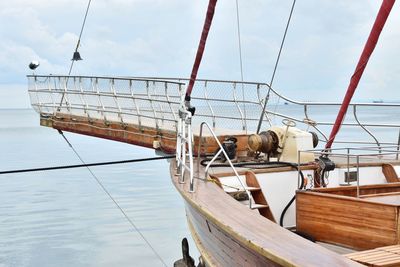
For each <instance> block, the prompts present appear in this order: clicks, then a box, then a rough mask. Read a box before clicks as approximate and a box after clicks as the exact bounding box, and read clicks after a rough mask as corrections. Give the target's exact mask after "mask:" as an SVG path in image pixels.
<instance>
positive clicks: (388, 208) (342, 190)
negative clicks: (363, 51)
mask: <svg viewBox="0 0 400 267" xmlns="http://www.w3.org/2000/svg"><path fill="white" fill-rule="evenodd" d="M388 2H392V5H393V2H394V1H384V4H385V3H386V4H387V3H388ZM386 11H387V9H386ZM378 17H379V16H378ZM378 36H379V34H378ZM371 53H372V51H371ZM364 63H365V62H364ZM364 63H363V64H362V65H364V67H365V65H366V63H365V64H364ZM358 72H359V69H358V68H357V69H356V73H358ZM360 76H361V75H360ZM28 79H29V93H30V96H31V102H32V106H33V107H34V108H35V109H36V110H37V111H38V113H40V116H41V117H40V122H41V125H43V126H47V127H52V128H55V129H58V130H62V131H70V132H75V133H79V134H85V135H91V136H97V137H100V138H107V139H111V140H116V141H122V142H127V143H131V144H135V145H140V146H144V147H152V148H154V149H156V150H159V151H162V152H165V153H175V154H176V159H175V160H171V164H170V174H171V177H172V182H173V184H174V186H175V187H176V188H177V190H178V192H179V193H180V194H181V195H182V198H183V200H184V202H185V206H186V213H187V221H188V225H189V228H190V230H191V233H192V237H193V239H194V241H195V243H196V245H197V248H198V250H199V251H200V253H201V261H200V266H360V265H362V264H364V265H368V266H400V217H399V216H400V209H399V208H400V180H399V175H398V173H399V172H400V161H399V147H400V141H399V140H400V138H398V132H399V128H400V126H399V124H398V123H397V122H393V121H388V122H385V120H384V118H385V114H388V113H396V112H399V110H400V105H399V104H385V103H352V104H350V105H348V107H349V108H350V110H351V111H352V115H351V114H350V113H349V114H348V115H347V118H346V119H345V120H344V121H343V120H342V121H340V123H339V124H338V123H337V121H338V119H336V122H334V121H335V117H334V115H336V114H335V113H336V112H331V113H332V114H328V111H337V110H338V109H339V108H340V109H343V107H345V110H344V113H346V111H347V106H346V105H344V104H342V103H312V102H298V101H294V100H291V99H288V98H286V97H284V96H282V95H280V94H279V93H277V92H276V91H275V90H274V89H273V88H271V87H270V86H269V85H268V84H265V83H254V82H239V81H217V80H199V79H196V78H193V77H192V79H190V80H188V79H183V78H182V79H176V78H175V79H168V78H129V77H124V78H118V77H89V76H56V75H50V76H41V75H29V76H28ZM194 81H196V84H194ZM191 83H192V86H194V89H193V94H192V95H190V98H188V94H187V91H186V92H185V90H184V89H185V88H186V86H187V84H191ZM242 90H243V91H242ZM222 92H223V93H222ZM242 92H246V93H245V94H242ZM279 99H283V100H284V103H288V104H290V105H289V106H290V110H289V109H288V107H287V105H278V103H279ZM345 102H346V101H345ZM348 102H350V100H349V101H348ZM192 107H196V111H195V112H194V110H193V108H192ZM259 114H262V117H261V118H262V119H263V120H264V122H265V123H268V124H269V126H264V130H263V131H259V130H256V128H257V127H256V126H258V125H259V124H257V123H258V122H259ZM368 114H374V115H377V114H382V118H381V117H379V118H374V119H372V120H371V121H366V120H364V119H365V118H366V117H367V116H368ZM361 117H362V118H363V120H362V121H361V119H360V118H361ZM276 118H280V119H282V123H281V122H278V123H275V124H274V123H273V121H276ZM338 118H339V117H338ZM265 123H264V124H265ZM331 127H334V128H335V127H337V128H339V127H342V131H341V133H343V134H342V135H338V138H337V140H336V143H335V144H341V145H343V147H342V148H331V147H330V145H328V144H332V142H333V139H335V137H336V135H337V133H334V134H333V135H332V134H331V136H329V137H328V135H327V131H329V130H330V128H331ZM258 128H259V127H258ZM332 136H333V138H332ZM339 137H340V138H342V139H340V138H339ZM365 138H367V139H365ZM318 143H319V144H318ZM322 144H326V145H325V148H323V145H322Z"/></svg>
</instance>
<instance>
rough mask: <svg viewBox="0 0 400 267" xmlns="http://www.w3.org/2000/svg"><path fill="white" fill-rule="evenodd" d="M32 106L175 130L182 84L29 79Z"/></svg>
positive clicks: (47, 111)
mask: <svg viewBox="0 0 400 267" xmlns="http://www.w3.org/2000/svg"><path fill="white" fill-rule="evenodd" d="M28 80H29V95H30V98H31V104H32V107H33V108H34V109H35V110H36V111H37V112H38V113H40V114H43V115H55V114H60V115H61V114H68V115H75V116H82V117H86V118H88V119H89V120H90V119H100V120H104V121H105V122H111V121H112V122H120V123H121V124H127V123H131V124H135V125H138V126H139V127H140V128H141V127H142V126H147V127H154V128H156V129H167V130H173V131H175V130H176V127H177V125H176V123H177V120H178V107H179V105H180V98H181V95H182V94H183V84H182V83H179V82H174V81H160V80H156V79H135V78H116V77H91V76H52V75H51V76H33V75H31V76H28Z"/></svg>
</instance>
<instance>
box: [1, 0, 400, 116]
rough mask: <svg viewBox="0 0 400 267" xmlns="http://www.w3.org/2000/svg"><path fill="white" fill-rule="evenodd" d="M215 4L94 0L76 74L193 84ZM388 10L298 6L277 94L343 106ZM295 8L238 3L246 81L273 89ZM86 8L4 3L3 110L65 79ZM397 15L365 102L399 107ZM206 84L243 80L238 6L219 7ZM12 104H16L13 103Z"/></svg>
mask: <svg viewBox="0 0 400 267" xmlns="http://www.w3.org/2000/svg"><path fill="white" fill-rule="evenodd" d="M207 3H208V0H92V6H91V9H90V11H89V14H88V19H87V22H86V28H85V31H84V33H83V36H82V43H81V47H80V49H79V50H80V52H81V56H82V58H83V59H84V60H83V61H80V62H78V63H77V64H76V67H75V68H74V70H73V74H79V75H114V76H126V75H129V76H162V77H165V76H174V77H177V76H178V77H189V75H190V71H191V68H192V62H193V60H194V56H195V52H196V48H197V45H198V40H199V36H200V32H201V27H202V23H203V21H204V16H205V12H206V7H207ZM380 3H381V1H377V0H351V1H349V0H335V1H321V0H299V1H297V4H296V7H295V10H294V14H293V19H292V24H291V25H290V29H289V32H288V37H287V40H286V45H285V47H284V51H283V54H282V59H281V63H280V65H279V68H278V72H277V75H276V79H275V82H274V88H276V89H277V90H279V91H281V92H282V93H284V94H285V95H287V96H288V97H290V98H293V99H296V100H325V101H327V100H329V101H333V100H341V99H342V97H343V94H344V92H345V90H346V88H347V85H348V81H349V79H350V76H351V74H352V72H353V70H354V68H355V65H356V63H357V60H358V57H359V55H360V53H361V51H362V48H363V46H364V43H365V40H366V39H367V36H368V33H369V31H370V29H371V27H372V24H373V21H374V19H375V17H376V14H377V11H378V9H379V6H380ZM291 4H292V1H287V0H285V1H284V0H239V6H240V10H239V11H240V18H241V24H240V26H241V35H242V36H241V37H242V49H243V64H244V65H243V67H244V77H245V80H248V81H260V82H269V80H270V78H271V73H272V69H273V65H274V62H275V58H276V55H277V53H278V49H279V45H280V41H281V38H282V35H283V31H284V28H285V23H286V20H287V18H288V15H289V11H290V6H291ZM86 5H87V1H86V0H85V1H84V0H54V1H49V0H13V1H1V2H0V36H1V38H0V40H1V41H0V108H10V107H21V106H26V105H28V100H27V93H26V92H25V91H26V89H27V88H26V78H25V75H26V74H29V73H30V71H29V69H28V68H27V65H28V64H29V62H30V61H31V60H39V61H40V62H41V66H40V67H39V69H38V73H39V74H50V73H52V74H66V73H67V72H68V68H69V64H70V62H71V61H70V59H71V57H72V53H73V50H74V48H75V46H76V42H77V39H78V34H79V31H80V27H81V23H82V20H83V16H84V12H85V8H86ZM399 25H400V6H399V5H398V3H397V4H395V6H394V8H393V10H392V13H391V15H390V17H389V19H388V21H387V24H386V27H385V29H384V31H383V33H382V35H381V39H380V42H379V43H378V46H377V48H376V50H375V53H374V54H373V56H372V58H371V60H370V63H369V65H368V67H367V69H366V71H365V73H364V77H363V79H362V81H361V83H360V86H359V90H358V92H357V93H356V95H355V98H357V99H358V100H371V99H383V100H395V101H398V100H400V95H399V94H398V93H397V91H398V87H399V85H400V77H399V73H400V64H399V63H398V60H399V59H400V49H399V48H400V27H399ZM199 77H201V78H216V79H235V80H239V79H240V68H239V56H238V42H237V28H236V10H235V1H234V0H219V1H218V4H217V9H216V14H215V18H214V23H213V25H212V28H211V32H210V35H209V41H208V43H207V47H206V51H205V54H204V59H203V62H202V65H201V68H200V71H199ZM11 99H12V100H11Z"/></svg>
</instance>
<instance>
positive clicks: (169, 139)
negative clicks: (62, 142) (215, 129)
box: [40, 113, 247, 154]
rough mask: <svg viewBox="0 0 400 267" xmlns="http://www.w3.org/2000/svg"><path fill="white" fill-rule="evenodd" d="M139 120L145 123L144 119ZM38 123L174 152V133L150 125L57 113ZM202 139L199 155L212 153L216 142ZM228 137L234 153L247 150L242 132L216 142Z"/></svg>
mask: <svg viewBox="0 0 400 267" xmlns="http://www.w3.org/2000/svg"><path fill="white" fill-rule="evenodd" d="M142 120H144V121H146V120H145V118H142ZM40 124H41V125H42V126H46V127H52V128H54V129H58V130H62V131H68V132H73V133H78V134H83V135H89V136H95V137H99V138H104V139H110V140H114V141H119V142H124V143H129V144H133V145H138V146H143V147H147V148H155V147H153V145H154V142H156V144H157V146H158V145H159V147H156V149H159V150H161V151H163V152H165V153H169V154H171V153H175V149H176V132H175V131H174V130H167V129H161V128H156V127H155V125H154V126H149V125H150V124H149V123H147V124H142V125H140V126H139V125H138V124H134V123H122V122H121V121H105V120H104V119H88V118H87V117H85V116H76V115H70V114H64V113H57V114H56V115H55V116H52V117H41V119H40ZM206 132H207V131H205V135H204V137H203V139H202V140H203V142H204V144H205V146H204V148H203V150H202V153H214V152H215V151H216V150H217V149H218V145H217V142H216V141H215V139H214V138H213V137H211V136H210V135H209V134H207V133H206ZM228 136H234V137H235V138H237V139H238V142H237V151H238V153H239V154H240V153H242V154H243V153H244V152H246V151H247V135H246V133H245V132H244V131H232V130H221V132H220V134H218V139H219V141H220V142H223V141H224V139H225V138H226V137H228ZM199 140H200V138H199V136H198V135H196V134H195V136H194V153H195V154H197V150H198V144H199Z"/></svg>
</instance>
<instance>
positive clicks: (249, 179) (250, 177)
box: [246, 171, 276, 223]
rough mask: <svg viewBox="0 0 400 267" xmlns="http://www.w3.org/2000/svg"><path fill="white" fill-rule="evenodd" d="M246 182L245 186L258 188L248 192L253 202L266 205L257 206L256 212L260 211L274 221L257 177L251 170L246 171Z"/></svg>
mask: <svg viewBox="0 0 400 267" xmlns="http://www.w3.org/2000/svg"><path fill="white" fill-rule="evenodd" d="M246 183H247V186H250V187H255V188H258V190H254V191H253V190H252V191H251V192H250V193H251V195H252V197H253V199H254V202H255V203H256V204H261V205H266V206H267V207H264V208H259V209H258V212H260V214H261V215H262V216H264V217H265V218H267V219H269V220H271V221H273V222H275V223H276V220H275V218H274V215H273V214H272V212H271V209H270V208H269V205H268V202H267V200H266V199H265V196H264V193H263V192H262V191H261V188H260V184H259V183H258V181H257V177H256V175H255V174H254V172H252V171H247V172H246Z"/></svg>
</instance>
